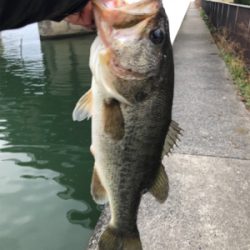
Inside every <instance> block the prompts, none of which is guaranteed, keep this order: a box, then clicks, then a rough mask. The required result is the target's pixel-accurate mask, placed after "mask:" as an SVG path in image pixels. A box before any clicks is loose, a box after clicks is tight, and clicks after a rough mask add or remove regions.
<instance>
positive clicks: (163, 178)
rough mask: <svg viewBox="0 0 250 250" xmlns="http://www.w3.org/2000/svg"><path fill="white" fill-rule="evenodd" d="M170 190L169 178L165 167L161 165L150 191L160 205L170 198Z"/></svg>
mask: <svg viewBox="0 0 250 250" xmlns="http://www.w3.org/2000/svg"><path fill="white" fill-rule="evenodd" d="M168 190H169V185H168V176H167V174H166V171H165V169H164V166H163V165H161V166H160V168H159V171H158V173H157V175H156V178H155V180H154V182H153V184H152V186H151V188H150V189H149V191H150V193H151V194H152V195H153V196H154V197H155V198H156V199H157V200H158V201H159V202H160V203H163V202H164V201H165V200H166V199H167V197H168Z"/></svg>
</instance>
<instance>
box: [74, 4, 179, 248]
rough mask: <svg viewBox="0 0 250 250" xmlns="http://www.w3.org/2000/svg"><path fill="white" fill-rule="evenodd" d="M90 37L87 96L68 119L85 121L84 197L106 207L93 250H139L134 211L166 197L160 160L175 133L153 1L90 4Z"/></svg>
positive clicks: (167, 49)
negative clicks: (89, 168) (88, 173)
mask: <svg viewBox="0 0 250 250" xmlns="http://www.w3.org/2000/svg"><path fill="white" fill-rule="evenodd" d="M92 2H93V5H94V12H95V20H96V24H97V30H98V36H97V38H96V39H95V41H94V43H93V45H92V47H91V54H90V68H91V71H92V74H93V77H92V85H91V89H90V90H89V91H88V92H87V93H86V94H85V95H84V96H83V97H82V98H81V99H80V100H79V102H78V103H77V105H76V107H75V110H74V112H73V119H74V120H78V121H81V120H84V119H86V118H89V117H91V118H92V146H91V152H92V154H93V156H94V158H95V165H94V170H93V177H92V184H91V193H92V196H93V199H94V200H95V201H96V202H97V203H99V204H105V203H106V202H109V205H110V209H111V221H110V223H109V225H108V226H107V229H106V230H105V231H104V233H103V234H102V236H101V238H100V241H99V249H100V250H124V249H127V250H139V249H142V244H141V241H140V236H139V231H138V228H137V223H136V221H137V212H138V208H139V204H140V200H141V197H142V195H143V194H144V193H145V192H147V191H149V192H150V193H151V194H152V195H153V196H155V198H156V199H157V200H158V201H159V202H164V201H165V200H166V198H167V195H168V178H167V175H166V173H165V170H164V167H163V166H162V163H161V162H162V156H163V155H164V154H167V153H168V152H169V151H170V150H171V148H172V147H173V145H174V144H175V142H176V140H177V138H178V134H179V132H180V128H179V127H178V124H177V123H175V122H173V121H172V102H173V91H174V63H173V54H172V46H171V42H170V37H169V26H168V19H167V16H166V13H165V11H164V9H163V6H162V3H161V1H160V0H141V1H136V0H135V1H131V0H127V1H126V0H116V1H115V0H93V1H92Z"/></svg>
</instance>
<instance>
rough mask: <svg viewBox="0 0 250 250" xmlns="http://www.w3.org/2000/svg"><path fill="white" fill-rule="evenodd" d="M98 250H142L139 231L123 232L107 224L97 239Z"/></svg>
mask: <svg viewBox="0 0 250 250" xmlns="http://www.w3.org/2000/svg"><path fill="white" fill-rule="evenodd" d="M98 245H99V250H142V245H141V241H140V236H139V232H136V233H135V234H124V233H123V232H119V231H118V230H117V229H115V228H113V227H111V226H108V227H107V228H106V230H105V231H104V232H103V234H102V235H101V238H100V240H99V243H98Z"/></svg>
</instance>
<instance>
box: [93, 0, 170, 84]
mask: <svg viewBox="0 0 250 250" xmlns="http://www.w3.org/2000/svg"><path fill="white" fill-rule="evenodd" d="M94 3H95V9H96V11H95V16H96V23H97V27H98V32H99V36H100V38H101V40H102V42H103V44H104V46H105V48H106V49H108V50H109V60H108V63H109V66H110V69H111V71H112V73H113V74H114V75H116V76H117V77H119V78H122V79H127V80H131V79H145V78H149V77H154V76H156V75H157V74H159V71H160V69H161V66H162V62H163V61H164V60H165V59H166V56H167V49H168V47H171V42H170V38H169V27H168V20H167V16H166V13H165V11H164V9H163V7H162V4H161V1H159V0H150V1H149V0H134V1H132V0H117V1H111V0H94Z"/></svg>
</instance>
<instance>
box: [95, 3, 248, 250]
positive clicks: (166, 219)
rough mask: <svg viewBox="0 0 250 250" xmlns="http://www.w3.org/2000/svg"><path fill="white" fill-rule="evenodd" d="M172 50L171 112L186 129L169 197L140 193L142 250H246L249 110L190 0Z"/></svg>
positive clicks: (172, 167) (171, 165) (169, 166)
mask: <svg viewBox="0 0 250 250" xmlns="http://www.w3.org/2000/svg"><path fill="white" fill-rule="evenodd" d="M174 49H175V65H176V89H175V93H176V95H175V104H174V119H175V120H176V121H177V122H178V123H179V124H180V125H181V127H182V128H183V129H184V130H185V132H184V136H183V138H182V141H181V143H180V144H179V149H176V150H175V151H174V153H173V154H172V156H170V157H168V158H165V159H164V164H165V166H166V170H167V173H168V176H169V181H170V194H169V198H168V200H167V202H166V203H165V204H163V205H160V204H158V203H157V202H156V201H155V200H154V198H153V197H151V196H150V195H149V194H147V195H145V197H144V198H143V200H142V203H141V207H140V211H139V218H138V226H139V230H140V234H141V239H142V242H143V249H144V250H189V249H190V250H196V249H197V250H199V249H202V250H203V249H209V250H222V249H226V250H249V249H250V234H249V232H250V113H249V112H247V111H246V109H245V107H244V105H243V104H242V103H241V101H240V98H239V97H238V95H237V92H236V90H235V88H234V85H233V83H232V80H231V78H230V75H229V73H228V71H227V69H226V67H225V64H224V62H223V61H222V59H221V58H220V57H219V55H218V50H217V47H216V46H215V44H214V42H213V40H212V38H211V36H210V34H209V31H208V29H207V27H206V26H205V24H204V22H203V21H202V20H201V18H200V15H199V11H198V10H197V9H196V8H195V7H194V5H193V4H191V6H190V8H189V10H188V13H187V15H186V18H185V20H184V23H183V25H182V27H181V30H180V32H179V35H178V36H177V39H176V41H175V44H174ZM102 220H104V221H107V216H106V215H103V216H102ZM102 220H100V224H99V227H98V229H99V230H102V226H101V227H100V225H102V224H103V222H102ZM97 232H98V230H97ZM96 235H98V233H97V234H96ZM90 249H96V239H95V238H93V239H92V245H91V247H90Z"/></svg>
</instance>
